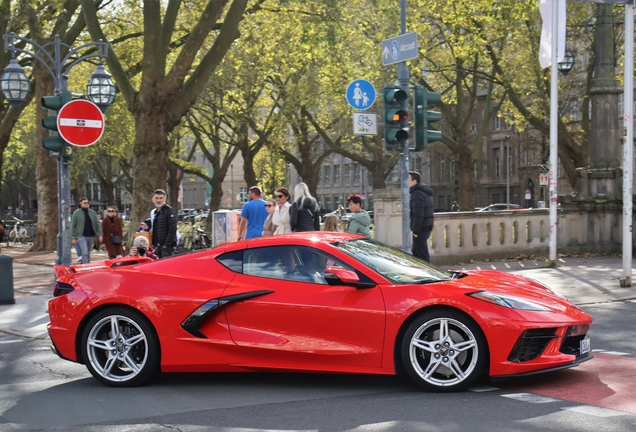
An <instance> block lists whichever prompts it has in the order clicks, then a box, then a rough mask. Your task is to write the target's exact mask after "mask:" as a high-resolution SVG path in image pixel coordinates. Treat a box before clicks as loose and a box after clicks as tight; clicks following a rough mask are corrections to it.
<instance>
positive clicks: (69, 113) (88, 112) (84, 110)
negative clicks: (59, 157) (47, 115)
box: [57, 99, 104, 147]
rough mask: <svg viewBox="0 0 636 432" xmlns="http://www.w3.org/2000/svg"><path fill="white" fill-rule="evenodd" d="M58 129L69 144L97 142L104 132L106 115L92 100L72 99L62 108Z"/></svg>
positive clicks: (58, 119) (86, 144) (58, 117)
mask: <svg viewBox="0 0 636 432" xmlns="http://www.w3.org/2000/svg"><path fill="white" fill-rule="evenodd" d="M57 129H58V132H59V133H60V136H61V137H62V138H63V139H64V141H66V142H68V143H69V144H73V145H75V146H82V147H84V146H89V145H92V144H95V143H96V142H97V140H99V139H100V138H101V136H102V134H103V133H104V115H103V114H102V112H101V110H100V109H99V108H98V107H97V105H95V104H94V103H93V102H91V101H87V100H84V99H76V100H72V101H70V102H68V103H67V104H66V105H64V106H63V107H62V108H61V109H60V111H59V113H58V115H57Z"/></svg>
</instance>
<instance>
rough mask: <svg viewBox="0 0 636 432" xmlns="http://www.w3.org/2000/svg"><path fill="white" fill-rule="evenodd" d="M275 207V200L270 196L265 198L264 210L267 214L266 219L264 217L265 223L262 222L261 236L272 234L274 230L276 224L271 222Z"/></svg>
mask: <svg viewBox="0 0 636 432" xmlns="http://www.w3.org/2000/svg"><path fill="white" fill-rule="evenodd" d="M275 207H276V201H274V200H273V199H271V198H268V199H266V200H265V210H267V213H269V215H268V216H267V219H265V223H264V224H263V237H267V236H271V235H273V234H274V230H275V229H276V226H275V225H274V223H273V220H272V217H273V216H274V208H275Z"/></svg>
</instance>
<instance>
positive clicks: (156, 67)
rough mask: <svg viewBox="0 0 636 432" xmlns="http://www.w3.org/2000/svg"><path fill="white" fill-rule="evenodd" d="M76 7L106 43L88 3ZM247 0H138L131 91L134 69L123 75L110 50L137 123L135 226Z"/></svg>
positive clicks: (111, 64)
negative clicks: (139, 33)
mask: <svg viewBox="0 0 636 432" xmlns="http://www.w3.org/2000/svg"><path fill="white" fill-rule="evenodd" d="M80 3H81V5H82V12H83V15H84V17H85V18H86V23H87V28H88V31H89V33H90V35H91V37H92V38H93V40H100V39H102V40H110V39H112V38H109V37H107V35H106V34H105V32H104V28H103V26H102V24H101V22H102V21H103V20H102V19H100V16H98V12H97V8H96V7H95V5H94V3H93V2H92V1H91V0H80ZM247 3H248V1H247V0H232V1H231V2H230V1H229V0H209V1H198V2H191V3H190V4H189V5H188V8H185V7H183V2H182V0H170V1H168V2H167V3H166V2H161V1H159V0H144V1H143V2H141V4H140V8H141V9H142V10H141V12H139V9H136V10H135V11H133V14H137V13H141V17H142V21H143V22H142V24H141V27H142V29H143V48H142V50H141V55H140V58H138V67H137V68H135V70H138V71H140V72H139V73H140V78H139V80H138V81H139V84H138V87H137V88H135V86H136V81H135V80H133V79H132V76H133V74H132V72H131V71H126V69H125V67H124V64H123V63H122V60H121V59H120V58H119V56H118V55H117V53H115V52H114V51H112V50H111V51H109V57H108V60H107V63H108V66H109V68H110V70H111V72H112V73H113V77H114V79H115V81H116V82H117V85H118V88H119V90H120V91H121V95H122V97H123V98H124V100H125V102H126V106H127V108H128V110H129V111H130V112H131V114H132V116H133V118H134V121H135V143H134V153H133V161H132V178H133V193H132V196H133V209H132V214H131V216H132V221H133V223H137V222H139V221H140V220H142V219H143V218H145V215H147V214H148V211H149V210H150V207H151V203H150V196H151V194H152V191H153V190H154V189H156V188H157V187H160V186H163V185H165V184H166V177H167V172H168V168H169V156H168V155H169V150H170V144H169V134H170V132H171V131H172V130H173V129H174V128H175V127H176V126H177V125H178V124H179V123H180V122H181V119H182V117H183V116H184V115H185V114H186V113H187V112H188V110H189V109H190V108H191V107H192V106H193V105H194V103H195V101H196V99H197V97H198V96H199V94H200V92H201V91H202V90H203V89H204V87H205V85H206V83H207V81H208V79H209V77H210V75H211V74H212V73H213V72H214V70H215V69H216V68H217V66H218V65H219V64H220V62H221V61H222V59H223V57H224V56H225V54H226V52H227V50H228V49H229V48H230V46H231V45H232V43H233V42H234V40H235V39H236V38H237V37H238V25H239V22H240V21H241V19H242V17H243V13H244V11H245V9H246V6H247ZM260 3H261V1H258V2H257V3H255V4H254V6H253V7H252V9H251V11H254V10H257V9H258V8H259V7H260ZM228 4H229V7H226V6H227V5H228ZM164 6H165V7H164ZM131 7H132V6H131ZM221 17H223V18H224V20H223V22H222V23H220V22H219V20H220V19H221ZM190 22H194V25H193V26H192V25H190ZM213 36H214V37H213Z"/></svg>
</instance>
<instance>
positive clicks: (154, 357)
mask: <svg viewBox="0 0 636 432" xmlns="http://www.w3.org/2000/svg"><path fill="white" fill-rule="evenodd" d="M115 327H116V332H117V334H115V335H113V333H114V331H113V329H114V328H115ZM81 343H82V346H81V349H82V356H83V359H84V363H85V364H86V367H87V369H88V371H89V372H90V373H91V375H93V376H94V377H95V378H96V379H97V380H98V381H100V382H101V383H103V384H106V385H107V386H111V387H136V386H140V385H143V384H146V383H147V382H148V381H150V380H152V379H153V378H154V377H155V376H157V375H158V374H159V372H160V361H161V349H160V346H159V339H158V338H157V335H156V333H155V330H154V328H153V327H152V325H151V324H150V322H149V321H148V319H147V318H146V317H145V316H143V315H142V314H141V313H140V312H138V311H136V310H133V309H129V308H126V307H122V306H113V307H109V308H107V309H104V310H102V311H100V312H99V313H98V314H97V315H95V316H94V317H93V318H92V319H91V320H90V321H89V322H88V325H87V326H86V328H85V329H84V333H83V334H82V342H81Z"/></svg>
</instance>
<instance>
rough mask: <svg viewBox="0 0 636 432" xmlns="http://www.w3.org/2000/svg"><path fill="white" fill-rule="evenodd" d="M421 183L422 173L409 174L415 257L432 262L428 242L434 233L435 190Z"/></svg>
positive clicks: (411, 172)
mask: <svg viewBox="0 0 636 432" xmlns="http://www.w3.org/2000/svg"><path fill="white" fill-rule="evenodd" d="M421 181H422V178H421V176H420V173H418V172H417V171H410V172H409V184H410V186H411V231H412V232H413V256H416V257H418V258H421V259H423V260H424V261H428V262H431V257H430V256H429V253H428V245H427V242H428V239H429V237H430V236H431V232H432V231H433V219H434V216H433V189H432V188H431V187H430V186H429V185H425V184H421V183H420V182H421Z"/></svg>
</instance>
